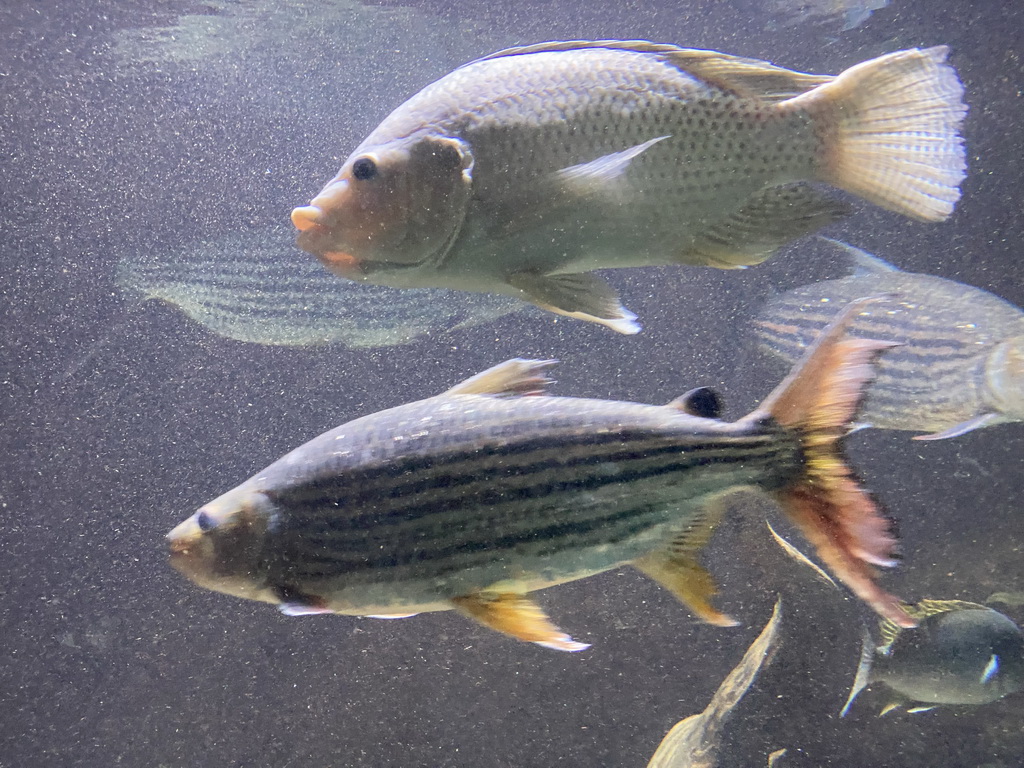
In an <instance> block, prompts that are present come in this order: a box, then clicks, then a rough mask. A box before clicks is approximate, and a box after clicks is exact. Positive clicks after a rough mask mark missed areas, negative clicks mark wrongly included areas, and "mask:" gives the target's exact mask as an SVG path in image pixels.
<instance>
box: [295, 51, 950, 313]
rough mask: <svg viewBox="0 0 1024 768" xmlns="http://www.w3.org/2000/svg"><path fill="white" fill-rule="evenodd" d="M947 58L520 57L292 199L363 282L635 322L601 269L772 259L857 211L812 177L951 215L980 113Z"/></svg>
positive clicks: (445, 90)
mask: <svg viewBox="0 0 1024 768" xmlns="http://www.w3.org/2000/svg"><path fill="white" fill-rule="evenodd" d="M947 53H948V51H947V49H946V48H944V47H936V48H929V49H926V50H917V49H914V50H906V51H898V52H895V53H891V54H888V55H885V56H881V57H879V58H877V59H872V60H871V61H866V62H863V63H861V64H858V65H857V66H855V67H852V68H850V69H848V70H846V71H845V72H843V73H841V74H839V75H836V76H832V75H811V74H805V73H802V72H793V71H791V70H787V69H782V68H781V67H776V66H774V65H772V64H769V63H767V62H764V61H757V60H754V59H745V58H739V57H736V56H729V55H727V54H723V53H717V52H715V51H703V50H692V49H685V48H678V47H676V46H673V45H658V44H654V43H649V42H644V41H621V40H604V41H569V42H549V43H540V44H537V45H530V46H524V47H520V48H511V49H508V50H504V51H499V52H498V53H495V54H492V55H490V56H486V57H484V58H482V59H479V60H477V61H474V62H471V63H469V64H466V65H465V66H463V67H460V68H459V69H456V70H455V71H454V72H452V73H450V74H449V75H447V76H445V77H444V78H442V79H440V80H438V81H437V82H435V83H433V84H432V85H429V86H427V87H426V88H424V89H423V90H422V91H420V92H419V93H418V94H416V95H415V96H413V97H412V98H411V99H409V100H408V101H406V102H405V103H404V104H402V105H401V106H399V107H398V108H397V109H396V110H395V111H394V112H392V113H391V115H390V116H389V117H387V118H386V119H385V120H384V122H382V123H381V124H380V125H379V126H378V127H377V128H376V129H375V130H374V131H373V132H372V133H371V134H370V135H369V136H368V137H367V138H366V139H365V140H364V141H363V143H362V144H361V145H360V146H359V147H358V148H357V149H356V150H355V152H353V154H352V155H351V156H350V157H349V158H348V159H347V160H346V161H345V164H344V165H343V166H342V168H341V170H340V171H339V172H338V174H337V175H336V176H335V177H334V179H332V180H331V181H330V182H329V183H328V184H327V185H326V186H325V187H324V188H323V189H322V190H321V191H320V193H319V194H317V195H316V196H315V197H314V198H313V199H312V201H311V202H310V203H309V205H305V206H302V207H299V208H296V209H295V210H294V211H292V222H293V223H294V224H295V227H296V228H297V229H298V230H299V235H298V241H297V242H298V244H299V246H300V247H301V248H303V249H305V250H307V251H309V252H310V253H313V254H315V255H316V256H317V257H318V258H320V259H321V260H322V261H323V262H324V264H326V265H327V266H328V267H329V268H330V269H331V270H332V271H334V272H336V273H337V274H339V275H341V276H342V277H346V278H349V279H352V280H360V281H363V282H368V283H376V284H379V285H391V286H395V287H400V288H414V287H442V288H457V289H460V290H467V291H484V292H491V293H501V294H506V295H509V296H514V297H516V298H520V299H522V300H524V301H527V302H530V303H532V304H535V305H537V306H539V307H541V308H543V309H546V310H549V311H551V312H556V313H559V314H562V315H568V316H570V317H576V318H580V319H583V320H588V321H591V322H596V323H600V324H603V325H606V326H608V327H610V328H613V329H614V330H616V331H619V332H621V333H636V332H637V331H639V330H640V326H639V324H638V323H637V322H636V315H634V314H633V313H632V312H630V311H629V310H628V309H626V308H625V307H623V306H622V304H621V302H620V300H619V297H618V295H617V294H616V292H615V291H614V290H613V289H612V287H611V286H610V285H609V284H608V283H607V282H605V281H604V280H603V279H602V278H600V277H598V276H597V275H595V274H594V272H593V271H594V270H598V269H611V268H617V267H631V266H651V265H667V264H698V265H710V266H714V267H721V268H726V269H733V268H737V267H742V266H745V265H749V264H757V263H760V262H761V261H764V259H766V258H768V256H770V255H771V253H772V252H774V251H775V250H776V249H777V248H779V247H780V246H781V245H783V244H784V243H787V242H789V241H790V240H793V239H795V238H797V237H800V236H802V235H806V234H808V233H810V232H815V231H817V230H818V229H820V228H821V227H823V226H825V225H826V224H828V223H829V222H832V221H835V220H836V219H837V218H839V217H841V216H843V215H844V214H845V213H846V212H847V211H848V206H847V205H846V204H845V203H841V202H837V201H836V200H833V199H832V198H831V197H829V196H827V195H823V193H822V192H821V191H820V190H818V189H817V188H816V187H814V186H811V185H808V184H805V183H803V182H815V181H817V182H824V183H826V184H829V185H832V186H835V187H839V188H841V189H843V190H846V191H848V192H852V193H853V194H855V195H858V196H860V197H861V198H863V199H865V200H868V201H870V202H872V203H874V204H876V205H880V206H882V207H884V208H888V209H889V210H893V211H897V212H899V213H902V214H904V215H906V216H909V217H911V218H914V219H917V220H921V221H942V220H943V219H945V218H947V217H948V216H949V215H950V213H951V212H952V211H953V207H954V205H955V204H956V201H957V200H958V199H959V197H960V191H959V184H960V181H961V180H962V179H963V177H964V167H965V164H964V149H963V145H962V140H961V138H960V135H959V125H960V122H961V120H962V119H963V116H964V113H965V111H966V107H965V106H964V103H963V100H962V95H963V88H962V86H961V85H960V82H959V80H958V79H957V76H956V73H955V72H954V70H953V69H952V67H950V66H949V65H948V64H947V63H946V56H947Z"/></svg>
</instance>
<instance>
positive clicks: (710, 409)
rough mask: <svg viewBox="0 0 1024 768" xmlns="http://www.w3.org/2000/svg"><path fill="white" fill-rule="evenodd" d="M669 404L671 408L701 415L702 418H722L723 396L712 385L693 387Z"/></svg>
mask: <svg viewBox="0 0 1024 768" xmlns="http://www.w3.org/2000/svg"><path fill="white" fill-rule="evenodd" d="M668 405H669V407H670V408H675V409H676V410H679V411H682V412H683V413H688V414H690V415H691V416H699V417H700V418H702V419H720V418H722V398H721V397H720V396H719V395H718V393H717V392H715V390H713V389H711V387H697V388H696V389H691V390H690V391H689V392H687V393H686V394H685V395H680V396H679V397H677V398H676V399H675V400H673V401H672V402H671V403H669V404H668Z"/></svg>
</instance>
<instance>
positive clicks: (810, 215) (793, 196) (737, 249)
mask: <svg viewBox="0 0 1024 768" xmlns="http://www.w3.org/2000/svg"><path fill="white" fill-rule="evenodd" d="M851 210H852V209H851V207H850V206H849V205H848V204H847V203H844V202H842V201H841V200H838V199H835V198H833V197H830V196H828V195H826V194H825V193H823V192H820V191H819V190H817V189H815V188H814V187H812V186H810V185H809V184H803V183H797V184H784V185H782V186H778V187H768V188H766V189H764V190H762V191H761V192H760V193H759V194H757V195H755V196H754V197H752V198H751V199H750V200H748V201H747V203H746V204H745V205H744V206H743V207H742V208H740V210H738V211H736V212H735V213H733V214H732V215H730V216H728V217H726V218H725V219H723V220H721V221H718V222H716V223H714V224H712V225H711V226H710V227H708V228H707V229H706V230H705V231H704V232H703V233H702V234H701V236H700V237H698V238H697V239H696V240H695V241H694V242H693V243H691V244H690V246H689V247H688V248H686V249H685V251H684V252H683V253H682V254H681V255H680V256H679V257H678V259H677V261H679V262H680V263H682V264H695V265H703V266H710V267H718V268H719V269H737V268H740V267H745V266H750V265H753V264H760V263H761V262H762V261H764V260H765V259H767V258H768V257H769V256H771V255H772V254H773V253H774V252H775V251H776V250H778V249H779V248H780V247H782V246H783V245H785V244H786V243H788V242H790V241H791V240H795V239H796V238H798V237H803V236H804V235H809V234H811V233H812V232H817V231H818V230H819V229H821V228H822V227H825V226H827V225H829V224H831V223H832V222H834V221H836V220H838V219H841V218H843V217H844V216H846V215H848V214H849V213H850V211H851Z"/></svg>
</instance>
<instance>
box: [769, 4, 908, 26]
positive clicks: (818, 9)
mask: <svg viewBox="0 0 1024 768" xmlns="http://www.w3.org/2000/svg"><path fill="white" fill-rule="evenodd" d="M887 5H889V0H768V2H767V10H768V11H769V12H770V13H772V14H774V15H776V16H780V17H782V18H784V19H785V25H786V26H795V25H797V24H802V23H805V22H806V23H810V24H815V23H819V24H820V23H825V22H842V28H841V30H842V31H843V32H846V31H848V30H851V29H854V28H855V27H859V26H860V25H861V24H863V23H864V22H865V21H867V19H868V17H869V16H871V14H872V13H873V12H874V11H877V10H878V9H880V8H885V7H886V6H887Z"/></svg>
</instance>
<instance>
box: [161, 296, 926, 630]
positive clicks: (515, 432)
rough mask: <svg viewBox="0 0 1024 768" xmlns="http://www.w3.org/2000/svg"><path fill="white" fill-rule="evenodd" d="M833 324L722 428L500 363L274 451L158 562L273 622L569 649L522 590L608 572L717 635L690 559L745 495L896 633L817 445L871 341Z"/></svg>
mask: <svg viewBox="0 0 1024 768" xmlns="http://www.w3.org/2000/svg"><path fill="white" fill-rule="evenodd" d="M862 305H863V302H861V303H858V304H856V305H855V307H856V306H862ZM852 312H853V309H851V310H850V311H848V312H846V313H844V314H843V315H842V316H841V318H840V319H839V320H837V322H836V323H835V324H834V326H833V327H832V328H830V330H829V331H828V332H826V333H825V334H824V336H823V337H822V340H821V341H819V342H818V343H816V344H815V346H814V348H813V349H812V350H811V351H810V352H809V353H808V355H807V357H806V358H805V360H804V361H803V362H802V363H801V365H800V367H799V368H798V369H797V370H796V371H794V373H793V374H792V375H791V376H790V377H788V378H787V379H786V380H785V381H784V382H783V383H782V384H780V385H779V387H777V388H776V390H775V391H774V392H773V393H772V394H771V395H769V397H768V398H767V399H766V400H765V401H764V403H763V407H762V409H761V410H758V411H755V412H754V413H751V414H748V415H747V416H746V417H745V418H743V419H740V420H739V421H736V422H732V423H728V422H723V421H721V420H720V419H718V417H717V416H718V411H719V404H718V403H717V398H715V397H714V396H713V395H709V393H708V391H706V390H704V389H696V390H692V391H691V392H690V393H688V394H687V395H685V396H683V397H682V398H677V399H675V400H673V401H672V402H670V403H669V404H668V405H663V406H656V405H644V404H638V403H625V402H615V401H604V400H588V399H579V398H565V397H554V396H551V395H548V394H547V393H546V392H545V389H546V386H547V384H549V383H550V381H549V380H548V379H547V377H546V376H545V375H544V371H545V370H546V369H547V368H548V367H549V366H550V365H552V363H553V361H544V360H520V359H513V360H508V361H506V362H505V363H502V364H499V365H497V366H494V367H493V368H490V369H488V370H486V371H483V372H481V373H479V374H477V375H476V376H472V377H470V378H468V379H466V380H465V381H463V382H461V383H459V384H457V385H455V386H454V387H452V388H451V389H450V390H448V391H447V392H444V393H442V394H441V395H437V396H434V397H431V398H427V399H425V400H421V401H418V402H414V403H409V404H406V405H401V406H398V407H395V408H391V409H388V410H385V411H381V412H379V413H376V414H371V415H369V416H363V417H361V418H358V419H355V420H353V421H351V422H348V423H346V424H343V425H342V426H340V427H337V428H335V429H333V430H330V431H328V432H325V433H324V434H322V435H320V436H319V437H317V438H314V439H313V440H310V441H309V442H308V443H306V444H305V445H303V446H300V447H299V448H297V449H295V450H293V451H291V452H290V453H288V454H285V455H284V456H283V457H281V458H280V459H279V460H278V461H276V462H274V463H273V464H271V465H270V466H269V467H267V468H266V469H264V470H262V471H260V472H258V473H257V474H255V475H254V476H253V477H251V478H250V479H249V480H247V481H246V482H244V483H242V484H241V485H239V486H237V487H236V488H234V489H232V490H230V491H228V492H227V493H225V494H223V495H222V496H220V497H218V498H217V499H214V500H213V501H212V502H210V503H209V504H206V505H204V506H203V507H201V508H200V509H199V510H198V511H197V512H196V513H195V514H194V515H193V516H192V517H190V518H189V519H188V520H186V521H184V522H183V523H181V524H180V525H179V526H178V527H177V528H175V529H174V530H173V531H171V533H170V534H169V535H168V539H169V543H170V547H171V561H172V563H173V564H174V565H175V567H177V568H179V569H180V570H181V571H182V572H184V573H186V574H187V575H189V576H190V577H191V578H193V579H194V580H195V581H196V582H198V583H199V584H201V585H203V586H206V587H208V588H210V589H215V590H217V591H220V592H225V593H228V594H233V595H237V596H240V597H246V598H251V599H256V600H263V601H266V602H272V603H277V604H279V605H280V606H281V609H282V610H283V611H284V612H285V613H288V614H290V615H303V614H308V613H328V612H333V613H347V614H358V615H372V616H377V615H382V616H396V615H398V614H401V615H405V614H409V613H415V612H421V611H437V610H449V609H455V610H458V611H460V612H462V613H464V614H466V615H467V616H470V617H472V618H474V619H476V620H478V621H480V622H482V623H484V624H485V625H487V626H489V627H492V628H493V629H496V630H498V631H501V632H505V633H507V634H510V635H512V636H513V637H517V638H519V639H522V640H528V641H531V642H537V643H540V644H542V645H545V646H546V647H554V648H559V649H561V650H581V648H582V645H581V644H579V643H575V641H572V640H571V638H569V636H568V635H565V634H564V633H562V632H561V631H560V630H558V629H557V627H555V626H554V625H553V624H551V622H550V621H548V619H547V618H546V617H545V616H544V614H543V611H542V610H541V609H540V608H539V607H538V606H537V605H536V604H534V603H533V602H532V601H531V600H529V599H528V598H527V597H526V594H527V593H529V592H531V591H534V590H538V589H542V588H544V587H549V586H554V585H556V584H561V583H564V582H566V581H573V580H576V579H580V578H585V577H587V576H592V575H594V574H597V573H600V572H602V571H606V570H609V569H611V568H614V567H617V566H620V565H626V564H629V565H633V566H634V567H636V568H638V569H639V570H640V571H641V572H643V573H644V574H646V575H648V576H649V577H651V578H653V579H655V580H656V581H657V582H658V583H659V584H661V585H662V586H664V587H666V588H667V589H669V590H670V591H671V592H672V593H673V594H674V595H675V596H676V597H678V598H679V599H680V600H681V601H683V602H684V603H686V604H687V605H688V606H690V607H691V609H692V610H694V612H695V613H697V614H698V615H699V616H701V617H702V618H704V619H705V620H707V621H709V622H712V623H715V624H720V625H725V624H730V623H732V620H731V619H730V618H729V617H728V616H726V615H725V614H723V613H721V612H720V611H719V610H717V609H716V608H715V607H714V606H713V605H712V603H711V598H712V597H713V596H714V594H715V587H714V582H713V580H712V579H711V576H710V574H708V573H707V571H705V570H704V568H703V567H702V566H701V565H700V563H699V562H698V560H697V556H698V553H699V552H700V550H701V548H703V547H704V546H705V545H706V543H707V542H708V540H709V539H710V537H711V534H712V532H713V530H714V528H715V526H716V525H717V524H718V521H719V520H720V519H721V517H722V515H723V514H724V511H725V506H724V502H723V499H724V498H725V497H726V496H727V495H729V494H731V493H732V492H734V491H736V490H739V489H750V488H756V489H759V490H761V491H762V492H764V493H767V494H770V495H772V496H774V497H775V498H777V499H778V500H779V502H780V503H781V504H782V506H783V508H784V509H785V510H786V512H787V513H788V514H789V515H790V517H791V518H792V519H793V520H794V522H796V524H797V525H798V526H800V528H801V530H803V531H804V532H805V533H806V534H807V535H808V536H809V537H810V538H811V540H812V541H813V542H814V543H815V545H816V546H817V548H818V553H819V556H820V557H821V558H822V560H823V561H824V562H825V563H827V564H828V565H829V566H830V567H832V568H834V569H835V571H836V573H837V575H839V577H840V578H841V579H843V580H844V581H845V582H846V583H847V584H848V585H849V586H850V587H851V588H852V589H853V590H854V591H855V592H856V593H857V594H858V595H860V596H861V597H862V598H863V599H865V600H866V601H868V602H869V603H870V604H871V605H872V606H873V607H874V608H875V609H876V610H877V611H878V612H879V613H880V614H881V615H883V616H886V617H887V618H890V619H892V620H893V621H894V622H896V623H897V624H898V625H900V626H909V625H910V624H912V622H913V620H912V619H911V618H910V617H909V616H908V615H907V614H906V613H905V612H904V611H903V609H902V607H901V604H900V603H899V601H898V600H897V599H896V598H895V597H893V596H891V595H888V594H887V593H885V592H884V590H882V589H881V588H880V587H879V586H878V584H877V583H876V580H875V579H876V576H875V572H874V569H873V566H875V565H882V566H886V565H893V564H894V563H895V560H894V557H893V548H894V546H895V539H894V538H893V535H892V533H891V531H890V527H889V523H888V522H887V521H886V520H885V519H884V518H883V517H882V516H881V515H880V514H879V513H878V510H877V508H876V506H875V505H874V502H873V501H872V500H871V498H870V497H869V496H868V495H867V494H866V493H865V492H864V491H863V490H862V489H861V488H860V487H859V486H858V485H857V482H856V481H855V480H854V479H853V478H852V476H851V475H850V473H849V470H848V469H847V468H846V465H845V463H844V461H843V458H842V454H841V452H840V449H839V447H838V440H839V439H840V438H841V435H843V434H844V433H845V429H844V428H843V425H844V424H846V422H847V421H848V419H849V417H850V415H851V414H852V412H853V409H854V407H855V405H856V401H857V399H858V396H859V393H860V392H861V391H862V389H863V387H864V385H865V384H866V382H867V381H868V380H869V379H870V377H871V360H872V359H873V358H874V356H875V355H877V354H878V352H879V351H880V350H882V349H884V348H886V347H887V346H888V345H887V344H884V343H880V342H872V341H860V340H844V339H843V337H842V333H843V332H844V331H845V328H846V325H847V324H848V323H849V321H850V319H851V315H852Z"/></svg>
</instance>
